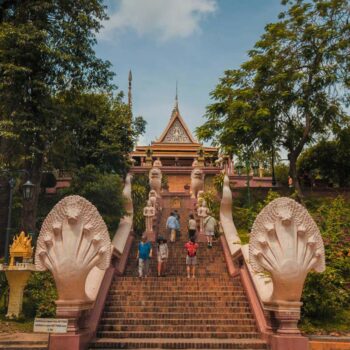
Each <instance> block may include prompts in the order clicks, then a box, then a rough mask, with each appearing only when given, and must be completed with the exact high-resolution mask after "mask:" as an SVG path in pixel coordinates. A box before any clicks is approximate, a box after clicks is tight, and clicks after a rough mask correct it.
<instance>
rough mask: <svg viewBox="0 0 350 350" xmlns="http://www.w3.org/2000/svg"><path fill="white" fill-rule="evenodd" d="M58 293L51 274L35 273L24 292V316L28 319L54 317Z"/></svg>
mask: <svg viewBox="0 0 350 350" xmlns="http://www.w3.org/2000/svg"><path fill="white" fill-rule="evenodd" d="M56 299H57V291H56V286H55V282H54V280H53V277H52V275H51V273H49V272H35V273H33V274H32V275H31V277H30V279H29V281H28V284H27V286H26V288H25V290H24V298H23V314H24V315H25V316H26V317H54V316H55V314H56V305H55V300H56Z"/></svg>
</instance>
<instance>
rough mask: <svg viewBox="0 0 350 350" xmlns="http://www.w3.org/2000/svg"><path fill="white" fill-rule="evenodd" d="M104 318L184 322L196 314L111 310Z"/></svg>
mask: <svg viewBox="0 0 350 350" xmlns="http://www.w3.org/2000/svg"><path fill="white" fill-rule="evenodd" d="M102 317H103V318H119V319H127V318H140V319H142V318H162V319H179V320H184V319H187V318H195V317H194V313H193V312H192V310H190V311H189V312H172V313H160V312H158V311H148V312H145V311H139V310H138V311H131V312H125V311H111V310H105V311H104V312H103V316H102ZM197 317H198V318H199V319H200V318H201V317H203V315H198V316H197ZM249 317H251V313H250V312H235V313H229V312H226V313H217V312H213V313H207V314H206V315H205V318H206V319H211V320H215V319H218V318H221V319H223V318H224V319H229V320H230V319H236V318H241V319H248V318H249Z"/></svg>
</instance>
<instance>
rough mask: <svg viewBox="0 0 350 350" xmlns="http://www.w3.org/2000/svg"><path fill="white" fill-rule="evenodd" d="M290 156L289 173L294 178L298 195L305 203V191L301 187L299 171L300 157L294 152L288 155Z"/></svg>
mask: <svg viewBox="0 0 350 350" xmlns="http://www.w3.org/2000/svg"><path fill="white" fill-rule="evenodd" d="M288 158H289V175H290V176H291V178H292V180H293V186H294V188H295V191H296V194H297V197H298V199H299V201H300V202H301V203H302V204H304V198H305V196H304V194H303V191H302V189H301V186H300V181H299V178H298V173H297V159H298V155H295V154H294V153H290V154H289V155H288Z"/></svg>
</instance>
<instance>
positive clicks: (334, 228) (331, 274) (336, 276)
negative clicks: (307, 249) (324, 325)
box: [302, 197, 350, 318]
mask: <svg viewBox="0 0 350 350" xmlns="http://www.w3.org/2000/svg"><path fill="white" fill-rule="evenodd" d="M349 217H350V206H349V204H348V203H346V202H345V200H344V198H342V197H337V198H335V199H334V200H333V201H330V202H325V203H324V204H322V205H321V206H320V207H319V208H318V209H317V210H316V212H315V213H314V218H315V220H316V222H317V224H318V227H319V228H320V231H321V234H322V237H323V241H324V246H325V255H326V266H327V267H326V271H325V272H323V273H321V274H310V275H309V277H308V278H307V281H306V284H305V288H304V291H303V297H302V300H303V302H304V306H303V309H302V312H303V317H305V318H325V317H327V318H334V317H335V316H336V314H337V313H339V312H341V311H342V310H344V309H346V308H349V305H350V292H349V286H348V285H347V283H349V280H348V279H349V275H350V237H349V231H350V223H349Z"/></svg>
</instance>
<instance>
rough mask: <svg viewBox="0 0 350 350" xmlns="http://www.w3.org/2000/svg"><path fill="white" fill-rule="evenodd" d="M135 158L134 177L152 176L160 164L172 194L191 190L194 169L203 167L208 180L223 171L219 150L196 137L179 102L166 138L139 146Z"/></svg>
mask: <svg viewBox="0 0 350 350" xmlns="http://www.w3.org/2000/svg"><path fill="white" fill-rule="evenodd" d="M131 157H132V159H133V167H132V169H131V171H132V172H133V173H148V171H149V169H150V168H151V167H152V165H153V164H154V163H155V162H156V163H155V164H158V165H159V167H160V169H161V171H162V174H163V176H164V175H165V177H166V179H167V185H168V191H169V192H185V191H186V190H187V189H188V188H189V185H190V183H191V178H190V176H191V171H192V170H193V167H194V166H198V167H200V168H201V169H202V170H203V173H204V174H205V175H206V178H208V179H209V178H210V177H213V176H214V175H215V174H218V173H219V172H220V171H221V170H222V162H221V161H220V159H219V150H218V148H217V147H205V146H203V145H202V144H201V143H199V142H198V141H197V140H196V139H195V138H194V137H193V135H192V133H191V131H190V130H189V128H188V127H187V125H186V123H185V121H184V119H183V118H182V116H181V114H180V111H179V106H178V101H177V98H176V102H175V106H174V109H173V111H172V114H171V117H170V120H169V122H168V125H167V126H166V128H165V129H164V131H163V133H162V135H161V136H160V137H159V138H158V139H157V140H156V141H153V142H152V143H151V144H150V145H149V146H136V148H135V150H134V151H133V152H132V153H131Z"/></svg>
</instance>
